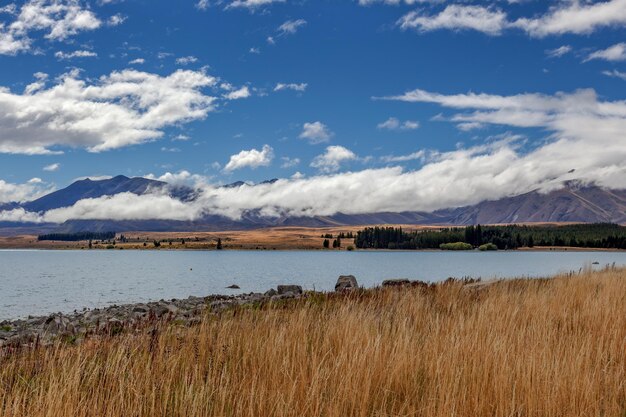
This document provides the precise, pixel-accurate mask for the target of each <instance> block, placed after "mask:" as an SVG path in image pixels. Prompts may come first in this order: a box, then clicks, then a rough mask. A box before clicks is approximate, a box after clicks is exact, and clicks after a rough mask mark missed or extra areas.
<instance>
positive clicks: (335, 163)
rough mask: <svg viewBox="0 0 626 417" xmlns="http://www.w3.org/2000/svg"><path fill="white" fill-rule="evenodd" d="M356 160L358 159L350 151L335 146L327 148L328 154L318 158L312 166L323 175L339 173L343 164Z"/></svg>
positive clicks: (325, 153)
mask: <svg viewBox="0 0 626 417" xmlns="http://www.w3.org/2000/svg"><path fill="white" fill-rule="evenodd" d="M355 159H358V158H357V156H356V154H355V153H354V152H352V151H351V150H350V149H348V148H344V147H343V146H339V145H335V146H329V147H327V148H326V152H324V153H323V154H321V155H318V156H316V157H315V159H313V162H311V166H312V167H313V168H317V169H318V170H319V171H320V172H322V173H331V172H336V171H338V170H339V169H340V168H341V164H342V163H343V162H346V161H353V160H355Z"/></svg>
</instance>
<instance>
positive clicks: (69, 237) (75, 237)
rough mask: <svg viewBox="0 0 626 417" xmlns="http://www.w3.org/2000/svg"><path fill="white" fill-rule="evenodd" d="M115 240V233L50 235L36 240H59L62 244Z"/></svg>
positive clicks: (38, 237) (40, 236)
mask: <svg viewBox="0 0 626 417" xmlns="http://www.w3.org/2000/svg"><path fill="white" fill-rule="evenodd" d="M111 239H115V232H77V233H50V234H47V235H39V236H37V240H59V241H62V242H78V241H80V240H111Z"/></svg>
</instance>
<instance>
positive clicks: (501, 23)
mask: <svg viewBox="0 0 626 417" xmlns="http://www.w3.org/2000/svg"><path fill="white" fill-rule="evenodd" d="M398 25H399V26H400V27H401V28H402V29H416V30H418V31H420V32H429V31H433V30H439V29H449V30H468V29H471V30H476V31H479V32H483V33H486V34H489V35H498V34H500V33H501V32H502V30H504V29H505V28H506V26H507V16H506V13H504V12H503V11H501V10H498V9H493V8H490V7H483V6H468V5H456V4H452V5H449V6H447V7H446V8H445V9H444V10H443V11H441V12H440V13H439V14H437V15H426V14H424V13H422V12H419V11H412V12H409V13H407V14H406V15H404V16H403V17H402V18H401V19H400V20H399V21H398Z"/></svg>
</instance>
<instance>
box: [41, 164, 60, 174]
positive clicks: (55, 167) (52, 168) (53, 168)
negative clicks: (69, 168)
mask: <svg viewBox="0 0 626 417" xmlns="http://www.w3.org/2000/svg"><path fill="white" fill-rule="evenodd" d="M59 168H61V164H60V163H58V162H56V163H54V164H50V165H46V166H45V167H43V170H44V171H48V172H54V171H58V170H59Z"/></svg>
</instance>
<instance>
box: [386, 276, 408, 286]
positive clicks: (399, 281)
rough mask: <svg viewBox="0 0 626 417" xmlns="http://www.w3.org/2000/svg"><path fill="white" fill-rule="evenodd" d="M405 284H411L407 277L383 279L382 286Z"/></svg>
mask: <svg viewBox="0 0 626 417" xmlns="http://www.w3.org/2000/svg"><path fill="white" fill-rule="evenodd" d="M405 285H411V281H410V280H408V279H404V278H400V279H386V280H384V281H383V287H404V286H405Z"/></svg>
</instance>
